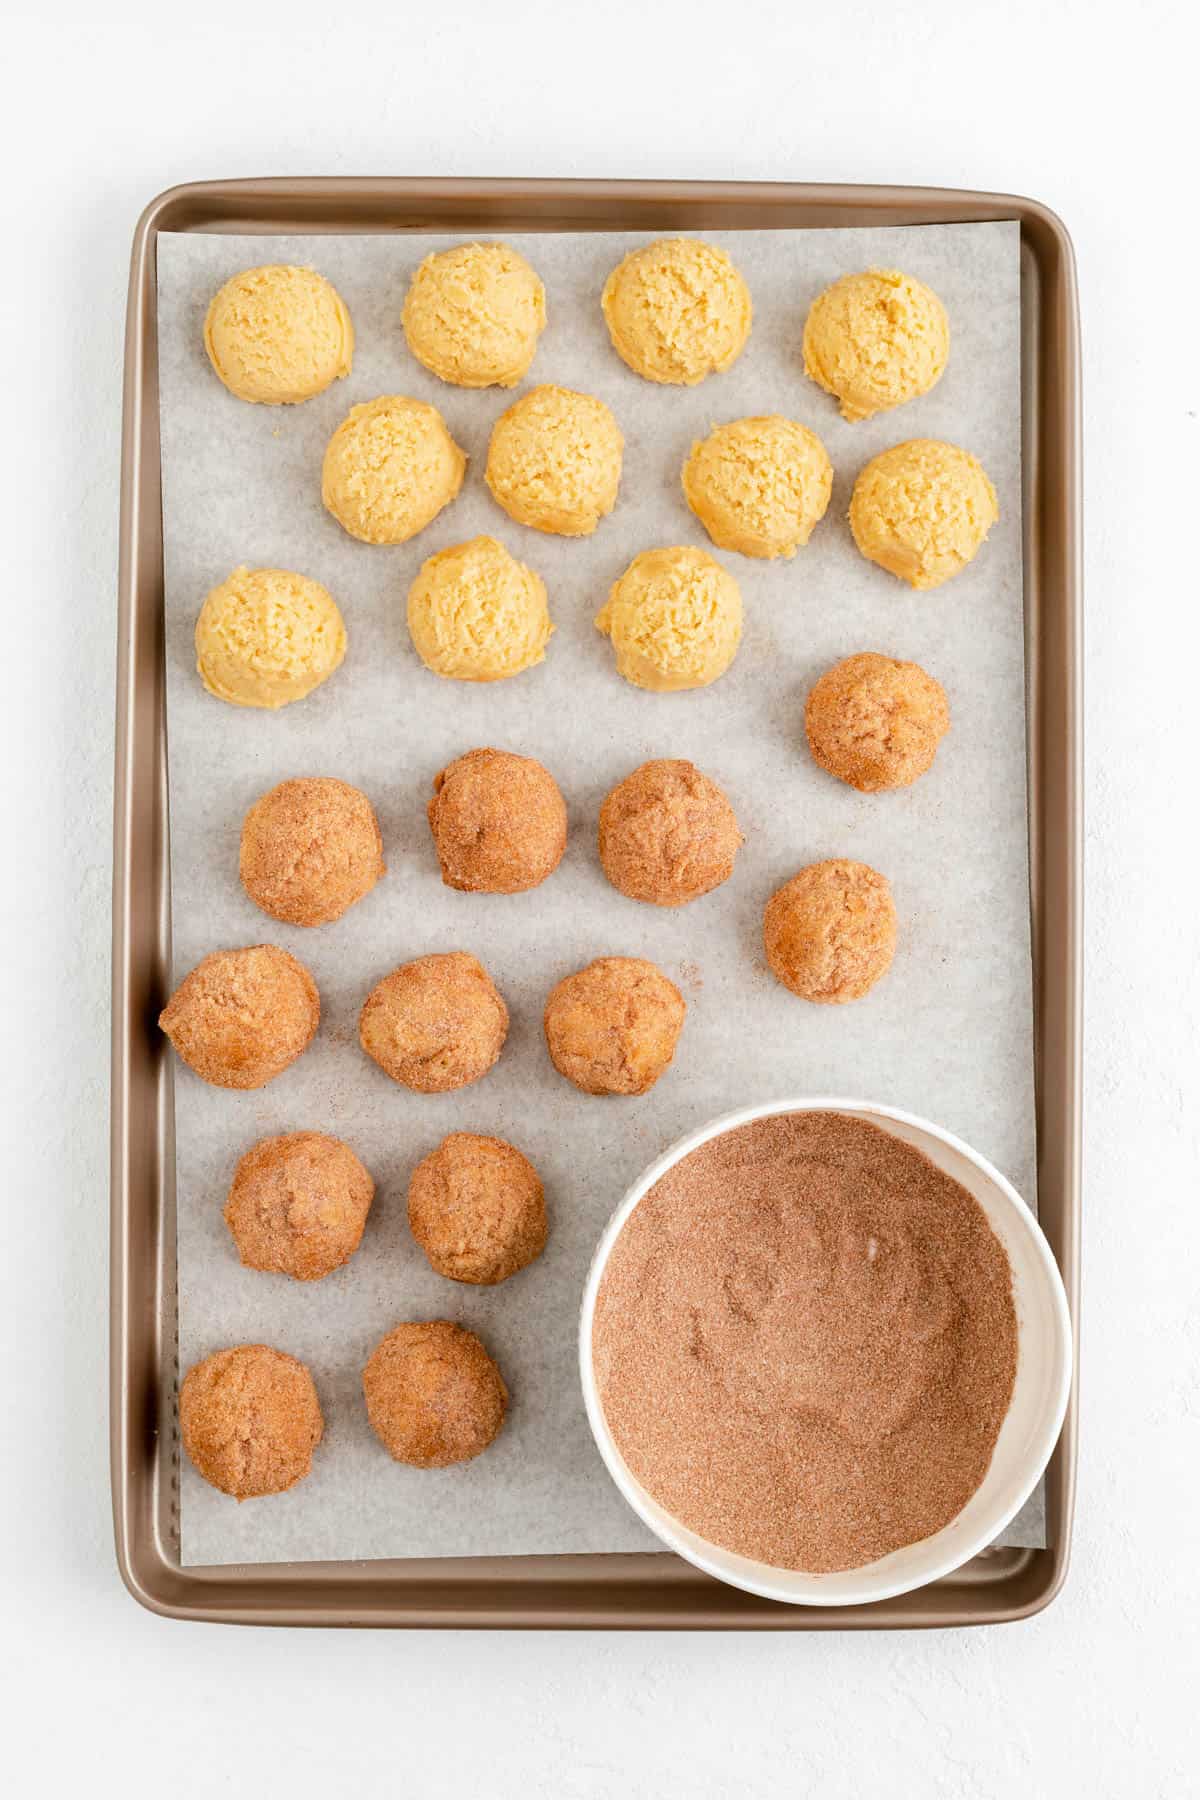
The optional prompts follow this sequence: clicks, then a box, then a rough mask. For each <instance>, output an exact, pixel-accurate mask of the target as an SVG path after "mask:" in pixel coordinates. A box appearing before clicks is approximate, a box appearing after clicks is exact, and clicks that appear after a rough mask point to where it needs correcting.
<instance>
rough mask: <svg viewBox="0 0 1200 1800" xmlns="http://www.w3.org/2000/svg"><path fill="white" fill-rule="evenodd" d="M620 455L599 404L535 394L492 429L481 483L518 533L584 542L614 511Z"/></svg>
mask: <svg viewBox="0 0 1200 1800" xmlns="http://www.w3.org/2000/svg"><path fill="white" fill-rule="evenodd" d="M624 450H625V440H624V438H623V437H622V436H621V429H620V427H619V425H618V424H617V421H616V420H615V419H614V418H613V416H612V414H611V412H610V411H609V410H608V408H607V406H605V404H604V402H603V400H597V399H596V398H595V397H594V396H593V395H592V394H577V393H576V392H575V391H574V389H573V388H564V387H550V386H546V387H535V388H531V389H530V390H529V392H528V393H527V394H522V395H521V398H520V399H519V400H514V402H513V404H512V405H511V406H510V407H509V408H508V411H507V412H502V413H501V414H500V417H499V418H498V419H497V420H496V423H495V425H494V426H493V427H492V437H491V442H490V444H489V446H488V459H487V469H486V472H485V480H486V481H487V484H488V487H489V488H490V489H491V491H492V497H493V499H494V500H496V502H497V503H498V504H499V505H500V506H502V507H503V508H504V510H505V512H506V513H507V514H508V516H509V518H510V519H515V520H516V522H517V524H518V525H531V526H532V527H533V529H534V530H535V531H547V532H552V533H555V534H556V535H557V536H559V537H588V536H589V535H590V534H591V533H592V532H593V531H595V529H596V527H597V525H598V524H599V523H600V521H601V519H603V518H604V517H605V516H606V515H607V514H608V513H610V512H611V511H612V509H613V507H614V506H615V505H616V503H617V489H618V488H619V487H620V485H621V458H622V455H623V454H624Z"/></svg>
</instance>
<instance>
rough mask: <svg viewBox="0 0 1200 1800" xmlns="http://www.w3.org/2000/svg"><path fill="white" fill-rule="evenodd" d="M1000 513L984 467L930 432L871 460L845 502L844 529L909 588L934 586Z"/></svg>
mask: <svg viewBox="0 0 1200 1800" xmlns="http://www.w3.org/2000/svg"><path fill="white" fill-rule="evenodd" d="M999 517H1000V509H999V507H998V506H997V504H996V490H995V488H994V487H993V486H992V484H991V482H990V481H989V480H988V478H987V476H986V474H985V473H984V470H983V465H982V464H981V463H979V462H977V461H976V459H975V458H974V457H973V456H972V455H971V454H970V452H969V451H966V450H960V449H958V447H957V446H956V445H954V444H943V443H940V442H939V441H938V440H937V439H936V438H913V439H911V440H910V442H908V443H907V444H897V445H896V446H895V448H894V449H891V450H885V451H884V452H883V454H882V455H881V456H876V457H875V458H873V460H872V461H871V462H869V463H868V464H867V466H866V468H865V469H864V470H863V471H862V473H861V474H860V475H859V478H858V480H857V481H856V482H855V484H854V493H853V495H852V496H851V500H850V530H851V531H852V532H853V534H854V541H855V543H856V544H857V545H858V547H859V549H860V550H861V551H862V553H863V555H864V556H865V557H866V558H867V559H868V560H869V561H870V562H874V563H878V564H879V566H880V568H881V569H886V570H887V571H888V573H889V574H891V575H897V576H899V578H900V580H901V581H907V582H908V585H909V586H910V587H913V588H935V587H940V586H941V584H942V582H943V581H949V579H950V577H951V576H952V575H957V574H958V573H959V571H960V569H965V568H966V566H967V564H968V563H969V562H970V561H971V558H972V557H973V556H974V555H975V553H976V551H977V550H978V549H979V547H980V545H981V544H982V543H983V540H984V539H985V538H986V536H987V534H988V532H989V531H990V530H991V528H992V526H993V525H994V524H995V523H996V520H997V519H998V518H999Z"/></svg>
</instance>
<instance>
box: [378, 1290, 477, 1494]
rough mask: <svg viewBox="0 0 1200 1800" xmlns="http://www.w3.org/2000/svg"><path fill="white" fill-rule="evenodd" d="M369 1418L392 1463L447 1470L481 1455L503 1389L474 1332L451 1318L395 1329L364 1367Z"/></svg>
mask: <svg viewBox="0 0 1200 1800" xmlns="http://www.w3.org/2000/svg"><path fill="white" fill-rule="evenodd" d="M363 1396H364V1398H365V1400H366V1403H367V1417H368V1418H369V1419H370V1421H371V1427H372V1430H373V1431H374V1432H375V1435H376V1436H377V1437H378V1439H379V1441H380V1443H381V1444H382V1445H383V1446H384V1448H385V1450H387V1452H388V1454H389V1455H390V1456H392V1457H393V1458H394V1459H395V1461H396V1462H401V1463H408V1464H409V1465H410V1466H411V1467H412V1468H415V1469H446V1468H449V1467H450V1466H451V1465H452V1464H454V1463H461V1462H470V1460H471V1458H472V1457H474V1456H478V1455H479V1454H480V1452H481V1451H483V1450H486V1449H487V1447H488V1445H489V1444H490V1443H491V1442H492V1440H493V1439H494V1438H495V1437H496V1435H497V1433H498V1432H499V1430H500V1427H501V1426H502V1425H503V1423H504V1414H505V1410H506V1408H507V1406H508V1389H507V1388H506V1387H505V1385H504V1379H503V1377H502V1375H501V1374H500V1370H499V1369H498V1368H497V1366H496V1364H495V1363H494V1362H493V1361H492V1358H491V1357H490V1356H489V1355H488V1353H487V1351H486V1350H485V1349H484V1347H483V1345H482V1344H481V1343H480V1341H479V1339H478V1338H477V1337H476V1336H475V1333H474V1332H473V1331H467V1330H465V1329H464V1328H463V1326H461V1325H454V1324H452V1323H451V1321H450V1320H449V1319H430V1320H423V1321H421V1322H420V1323H415V1324H409V1325H397V1326H396V1328H395V1330H394V1331H389V1332H388V1334H387V1336H386V1337H385V1338H384V1340H383V1342H382V1343H381V1344H379V1345H378V1346H377V1348H376V1350H375V1352H374V1354H373V1355H372V1357H371V1360H370V1361H369V1362H368V1364H367V1366H366V1368H365V1369H364V1370H363Z"/></svg>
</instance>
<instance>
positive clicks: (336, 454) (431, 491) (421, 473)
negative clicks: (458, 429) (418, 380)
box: [321, 394, 467, 544]
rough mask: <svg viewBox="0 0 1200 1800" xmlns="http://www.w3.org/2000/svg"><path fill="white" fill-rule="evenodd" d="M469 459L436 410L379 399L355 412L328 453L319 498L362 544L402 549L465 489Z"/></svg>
mask: <svg viewBox="0 0 1200 1800" xmlns="http://www.w3.org/2000/svg"><path fill="white" fill-rule="evenodd" d="M466 466H467V459H466V457H465V455H464V454H463V452H462V451H461V450H460V449H459V447H458V445H457V444H456V443H455V441H454V439H453V438H452V437H451V436H450V433H449V431H448V430H447V429H446V422H445V420H444V419H443V418H442V415H441V413H440V412H439V411H438V410H437V407H436V406H429V405H427V403H426V402H425V401H424V400H409V399H407V398H406V397H405V396H404V395H403V394H382V395H380V397H379V399H378V400H366V401H364V402H363V403H362V405H360V406H352V407H351V408H350V411H349V412H348V413H347V414H346V417H345V418H344V419H343V420H342V422H341V424H340V425H339V426H338V428H337V430H336V431H335V432H334V434H333V436H332V437H331V438H330V440H329V443H328V446H327V447H326V450H325V461H324V464H323V466H322V469H321V498H322V500H323V501H324V502H325V505H326V506H327V507H328V509H329V511H330V512H331V513H332V514H333V516H334V518H335V519H336V520H337V522H338V524H339V525H341V526H342V527H343V528H344V529H345V530H346V531H348V532H349V533H350V536H351V537H355V538H358V539H359V540H360V542H362V543H364V544H404V543H407V542H408V539H409V538H411V537H415V536H416V535H417V533H418V531H424V529H425V527H426V525H428V524H430V522H431V521H432V520H434V519H436V518H437V516H438V514H439V513H440V512H441V510H442V508H443V507H444V506H449V504H450V502H451V500H453V499H454V496H455V495H456V494H457V493H458V490H459V488H460V487H461V486H462V482H463V474H464V472H465V470H466Z"/></svg>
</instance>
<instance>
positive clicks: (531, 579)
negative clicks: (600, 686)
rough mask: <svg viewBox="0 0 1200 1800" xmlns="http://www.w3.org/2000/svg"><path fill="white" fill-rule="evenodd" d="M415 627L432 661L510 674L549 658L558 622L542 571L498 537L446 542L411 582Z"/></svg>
mask: <svg viewBox="0 0 1200 1800" xmlns="http://www.w3.org/2000/svg"><path fill="white" fill-rule="evenodd" d="M408 629H409V634H410V635H411V637H412V641H413V647H414V649H415V650H416V652H417V655H418V656H419V657H420V658H421V661H422V662H423V663H424V664H425V667H426V668H427V669H431V670H432V671H433V673H434V674H435V675H443V676H445V677H446V678H447V679H449V680H451V681H504V680H506V679H507V678H508V676H510V675H520V674H522V673H523V671H524V670H526V669H531V668H533V666H534V664H535V663H540V662H542V661H544V660H545V655H546V645H547V643H548V642H549V639H550V634H551V632H552V631H553V630H554V627H553V625H552V624H551V623H550V614H549V612H548V610H547V607H546V587H545V583H544V582H543V581H542V579H541V577H540V575H536V574H535V573H534V571H533V570H532V569H531V568H529V567H528V566H527V565H526V564H525V563H519V562H518V561H517V560H516V558H515V557H514V556H510V555H509V553H508V551H507V550H506V549H505V548H504V545H503V544H501V543H499V542H497V540H496V539H495V538H494V537H477V538H471V539H470V541H469V542H468V543H465V544H454V545H452V546H451V548H450V549H448V550H439V551H438V553H437V555H436V556H431V557H429V558H428V560H427V561H426V562H424V563H423V564H422V565H421V569H420V572H419V573H418V575H417V578H416V580H415V581H414V582H413V584H412V586H411V588H410V589H409V590H408Z"/></svg>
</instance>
